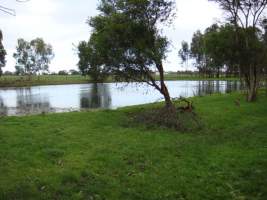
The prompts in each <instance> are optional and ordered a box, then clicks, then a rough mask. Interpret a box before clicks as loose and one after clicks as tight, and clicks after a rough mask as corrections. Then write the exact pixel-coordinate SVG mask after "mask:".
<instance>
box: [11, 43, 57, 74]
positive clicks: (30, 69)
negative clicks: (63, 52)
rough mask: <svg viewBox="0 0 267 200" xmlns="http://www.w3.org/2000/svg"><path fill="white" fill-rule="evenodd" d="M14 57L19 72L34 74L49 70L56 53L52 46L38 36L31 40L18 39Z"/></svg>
mask: <svg viewBox="0 0 267 200" xmlns="http://www.w3.org/2000/svg"><path fill="white" fill-rule="evenodd" d="M13 57H14V58H15V59H16V61H17V62H16V71H17V73H19V74H27V75H32V74H37V73H40V72H46V71H48V70H49V64H50V62H51V60H52V59H53V57H54V53H53V49H52V46H51V45H50V44H46V43H45V42H44V41H43V39H41V38H36V39H34V40H32V41H31V42H28V41H25V40H24V39H18V44H17V47H16V53H14V55H13Z"/></svg>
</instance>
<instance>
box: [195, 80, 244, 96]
mask: <svg viewBox="0 0 267 200" xmlns="http://www.w3.org/2000/svg"><path fill="white" fill-rule="evenodd" d="M241 88H242V86H241V84H240V82H239V81H199V82H198V86H197V90H196V92H195V94H194V96H204V95H211V94H214V93H230V92H233V91H237V90H240V89H241Z"/></svg>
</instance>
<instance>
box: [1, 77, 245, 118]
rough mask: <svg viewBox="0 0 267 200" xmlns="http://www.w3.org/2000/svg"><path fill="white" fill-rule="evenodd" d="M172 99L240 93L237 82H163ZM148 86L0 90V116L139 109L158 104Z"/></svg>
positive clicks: (73, 86) (77, 86)
mask: <svg viewBox="0 0 267 200" xmlns="http://www.w3.org/2000/svg"><path fill="white" fill-rule="evenodd" d="M166 83H167V85H168V88H169V91H170V94H171V96H172V97H173V98H176V97H180V96H183V97H191V96H198V95H208V94H212V93H218V92H220V93H227V92H231V91H235V90H239V89H240V83H239V82H238V81H167V82H166ZM161 100H162V96H161V95H160V93H159V92H158V91H156V90H154V89H153V88H152V87H150V86H146V85H140V84H136V83H132V84H126V83H105V84H81V85H57V86H37V87H25V88H10V89H0V116H13V115H29V114H39V113H48V112H69V111H76V110H83V109H96V108H109V109H115V108H118V107H123V106H130V105H139V104H145V103H152V102H155V101H161Z"/></svg>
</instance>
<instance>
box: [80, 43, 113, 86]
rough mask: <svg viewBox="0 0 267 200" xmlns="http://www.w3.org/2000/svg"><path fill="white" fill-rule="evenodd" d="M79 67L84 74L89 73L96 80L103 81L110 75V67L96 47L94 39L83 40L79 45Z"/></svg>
mask: <svg viewBox="0 0 267 200" xmlns="http://www.w3.org/2000/svg"><path fill="white" fill-rule="evenodd" d="M78 56H79V62H78V67H79V69H80V71H81V73H82V74H83V75H89V76H90V77H91V79H92V80H93V81H94V82H103V81H104V80H105V79H106V78H107V76H108V74H109V73H108V69H107V67H105V66H104V65H103V59H102V57H101V55H99V52H98V51H97V50H96V49H95V45H94V43H93V40H92V38H91V40H90V41H89V42H86V41H82V42H80V43H79V45H78Z"/></svg>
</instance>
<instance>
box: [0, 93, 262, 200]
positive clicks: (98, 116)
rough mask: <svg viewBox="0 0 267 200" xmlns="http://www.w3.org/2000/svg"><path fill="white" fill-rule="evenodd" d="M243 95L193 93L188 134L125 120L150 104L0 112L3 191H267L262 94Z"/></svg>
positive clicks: (1, 194) (152, 196) (0, 195)
mask: <svg viewBox="0 0 267 200" xmlns="http://www.w3.org/2000/svg"><path fill="white" fill-rule="evenodd" d="M237 98H241V103H240V107H239V106H237V105H236V104H235V101H236V99H237ZM243 99H244V98H243V96H242V95H240V94H231V95H213V96H209V97H198V98H194V99H193V101H194V103H195V106H196V108H197V113H198V114H199V116H201V118H202V122H203V124H204V127H203V129H202V130H200V131H198V132H194V133H178V132H175V131H172V130H168V129H163V128H158V129H153V130H151V129H147V128H146V127H144V126H141V125H138V126H133V125H131V123H127V114H128V113H132V112H139V111H140V110H143V109H146V107H147V106H137V107H130V108H124V109H120V110H117V111H94V112H81V113H78V112H76V113H66V114H51V115H41V116H29V117H7V118H0V142H1V145H0V172H1V173H0V199H27V200H29V199H114V200H117V199H122V200H125V199H132V200H138V199H146V200H156V199H157V200H158V199H164V200H165V199H168V200H177V199H189V200H201V199H203V200H207V199H210V200H215V199H216V200H217V199H222V200H225V199H236V200H237V199H249V200H251V199H254V200H256V199H257V200H258V199H262V200H264V199H267V97H266V96H265V95H262V96H261V97H260V99H259V101H258V102H257V103H250V104H249V103H246V102H245V101H243Z"/></svg>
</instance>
